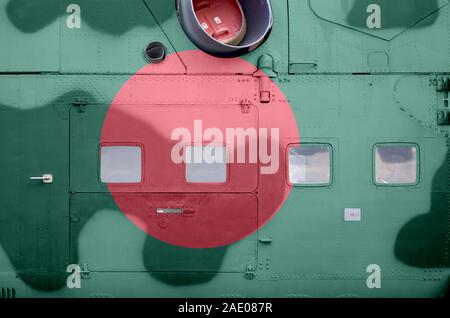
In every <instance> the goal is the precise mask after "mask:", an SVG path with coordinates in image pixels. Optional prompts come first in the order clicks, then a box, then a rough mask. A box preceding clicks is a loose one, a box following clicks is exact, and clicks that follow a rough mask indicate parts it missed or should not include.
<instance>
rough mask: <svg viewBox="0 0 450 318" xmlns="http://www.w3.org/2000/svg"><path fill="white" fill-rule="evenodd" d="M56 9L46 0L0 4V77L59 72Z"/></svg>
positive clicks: (55, 3) (56, 3) (55, 6)
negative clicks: (19, 73) (20, 73)
mask: <svg viewBox="0 0 450 318" xmlns="http://www.w3.org/2000/svg"><path fill="white" fill-rule="evenodd" d="M59 8H60V7H59V2H54V1H48V0H47V1H10V0H2V1H0V30H1V32H0V43H2V47H1V50H0V73H1V72H58V71H59V67H60V65H59V59H60V51H59V44H60V41H59V32H60V30H59V19H53V15H54V14H57V12H58V10H59ZM47 18H49V19H48V21H47Z"/></svg>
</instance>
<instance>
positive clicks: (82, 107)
mask: <svg viewBox="0 0 450 318" xmlns="http://www.w3.org/2000/svg"><path fill="white" fill-rule="evenodd" d="M87 104H88V102H87V101H84V100H76V101H74V102H73V106H75V107H76V108H77V112H79V113H84V112H85V111H86V106H87Z"/></svg>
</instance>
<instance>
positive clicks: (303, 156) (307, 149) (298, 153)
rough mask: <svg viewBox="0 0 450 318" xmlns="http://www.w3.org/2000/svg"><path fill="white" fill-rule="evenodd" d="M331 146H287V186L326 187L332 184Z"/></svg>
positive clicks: (306, 144)
mask: <svg viewBox="0 0 450 318" xmlns="http://www.w3.org/2000/svg"><path fill="white" fill-rule="evenodd" d="M332 149H333V148H332V146H331V145H330V144H326V143H323V144H320V143H305V144H291V145H289V146H288V151H287V157H288V184H289V185H291V186H294V187H327V186H330V185H331V184H332V153H333V150H332Z"/></svg>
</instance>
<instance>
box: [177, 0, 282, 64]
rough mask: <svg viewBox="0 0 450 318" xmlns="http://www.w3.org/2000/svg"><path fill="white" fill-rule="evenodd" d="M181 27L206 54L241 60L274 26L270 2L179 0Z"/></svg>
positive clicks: (260, 42)
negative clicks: (241, 56) (240, 57)
mask: <svg viewBox="0 0 450 318" xmlns="http://www.w3.org/2000/svg"><path fill="white" fill-rule="evenodd" d="M177 12H178V18H179V21H180V24H181V26H182V28H183V30H184V32H185V33H186V35H187V36H188V37H189V39H190V40H191V41H192V42H193V43H194V44H195V45H196V46H197V47H198V48H199V49H201V50H202V51H204V52H206V53H208V54H211V55H214V56H217V57H237V56H240V55H243V54H246V53H249V52H250V51H253V50H255V49H256V48H258V47H259V46H260V45H261V44H262V43H264V41H265V40H266V39H267V38H268V36H269V35H270V32H271V30H272V24H273V16H272V8H271V5H270V1H269V0H259V1H245V0H177Z"/></svg>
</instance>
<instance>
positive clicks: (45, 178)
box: [30, 174, 53, 184]
mask: <svg viewBox="0 0 450 318" xmlns="http://www.w3.org/2000/svg"><path fill="white" fill-rule="evenodd" d="M30 180H41V181H42V183H47V184H48V183H53V175H51V174H43V175H42V177H30Z"/></svg>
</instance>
